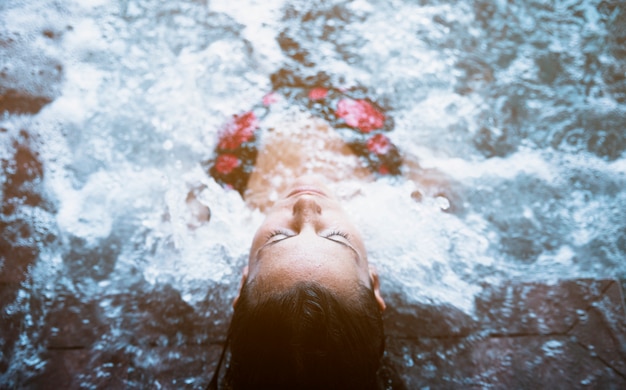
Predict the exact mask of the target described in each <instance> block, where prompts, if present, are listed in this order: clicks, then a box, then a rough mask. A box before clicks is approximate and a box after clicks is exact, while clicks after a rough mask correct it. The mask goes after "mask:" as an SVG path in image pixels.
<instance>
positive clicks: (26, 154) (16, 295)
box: [0, 0, 626, 387]
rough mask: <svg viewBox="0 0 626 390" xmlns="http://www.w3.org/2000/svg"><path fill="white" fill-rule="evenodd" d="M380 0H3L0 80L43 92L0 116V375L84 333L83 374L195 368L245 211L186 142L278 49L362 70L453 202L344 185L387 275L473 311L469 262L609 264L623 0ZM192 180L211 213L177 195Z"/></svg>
mask: <svg viewBox="0 0 626 390" xmlns="http://www.w3.org/2000/svg"><path fill="white" fill-rule="evenodd" d="M44 3H45V4H44ZM380 3H381V2H374V1H366V0H361V1H359V0H355V1H326V2H319V3H316V4H314V5H313V4H310V3H309V2H305V1H287V0H284V1H273V2H261V1H258V2H257V1H253V0H246V1H237V2H233V1H221V0H220V1H200V0H197V1H191V0H188V1H184V0H177V1H140V0H120V1H117V2H109V1H101V0H92V1H83V0H81V1H78V0H75V1H69V0H68V1H52V0H49V1H45V2H43V3H42V2H41V1H20V2H11V3H3V4H2V5H0V17H1V18H2V23H1V24H0V25H2V26H3V27H2V28H1V30H0V31H1V35H0V38H1V39H2V41H1V42H3V44H2V48H3V50H4V51H3V57H4V58H3V59H2V60H1V62H0V63H1V64H2V66H3V67H4V68H3V69H4V70H3V72H4V73H3V74H2V78H1V79H0V81H2V82H3V85H4V88H9V89H10V88H14V89H17V90H19V89H20V88H21V89H23V90H26V91H27V92H29V93H31V94H33V95H35V96H42V97H43V100H40V101H35V102H33V101H31V102H30V103H32V104H34V105H35V106H41V107H42V108H41V110H38V109H33V110H30V111H29V110H28V109H26V108H20V109H12V110H11V113H5V114H4V115H3V116H2V118H1V120H0V127H1V128H2V131H1V132H0V142H1V145H2V146H1V147H0V157H1V158H2V164H3V173H2V181H3V192H2V196H3V214H2V217H1V218H0V220H1V223H2V237H3V242H2V243H3V245H2V257H1V258H0V259H1V260H0V270H2V271H1V272H3V273H2V278H3V279H2V280H0V281H1V282H2V283H4V284H3V285H4V286H7V287H6V291H7V292H6V293H3V294H4V296H3V298H2V300H3V307H4V308H3V321H5V323H6V324H8V325H6V326H5V332H6V335H5V338H4V339H5V341H4V342H3V343H2V344H1V345H2V355H0V364H1V365H0V367H2V368H3V369H2V370H0V371H2V372H5V373H4V374H2V375H1V376H0V378H1V379H2V380H1V382H4V383H9V384H22V385H23V384H28V383H29V380H31V379H32V378H37V377H38V375H42V373H45V372H46V371H45V370H46V367H50V366H51V365H52V364H53V363H52V362H51V358H50V351H58V350H62V351H86V352H85V354H84V355H79V353H78V352H76V353H77V355H76V356H78V357H77V358H76V359H77V361H79V360H81V359H86V360H87V361H88V363H87V364H86V365H85V364H84V365H83V366H81V367H83V368H82V369H81V370H79V373H80V375H79V377H78V378H79V379H77V380H78V381H79V383H80V384H81V386H85V387H94V386H98V385H102V384H108V385H111V384H116V383H123V384H124V386H125V387H139V386H141V383H150V381H151V380H154V377H151V376H150V375H151V374H149V373H150V372H152V371H150V370H151V369H154V367H165V369H163V370H165V371H167V367H174V366H175V363H173V362H179V364H182V363H180V362H187V363H188V364H189V367H191V368H189V369H188V372H186V373H185V375H187V377H185V378H181V377H180V376H177V375H175V374H174V373H172V374H171V377H168V375H165V376H163V374H162V373H163V372H164V371H163V370H161V371H160V372H161V376H160V377H159V378H160V379H158V381H157V382H156V383H158V386H157V387H159V386H165V387H167V386H172V385H174V384H176V383H178V384H179V385H180V386H183V385H182V383H185V385H187V386H191V387H193V386H202V384H203V383H205V381H206V377H207V375H208V374H207V371H208V369H207V368H206V367H203V366H202V362H203V361H212V360H213V357H212V356H213V355H210V354H209V355H207V354H206V353H205V354H204V355H202V353H204V352H200V351H203V350H204V349H203V348H201V346H203V345H206V344H207V343H208V344H211V343H213V342H215V341H219V340H222V339H223V336H224V331H225V323H226V322H227V320H228V317H229V313H230V311H229V310H230V306H229V305H230V301H231V300H232V298H233V296H234V294H235V291H236V287H237V284H238V279H239V270H240V268H241V267H242V266H243V265H244V264H245V261H246V257H247V245H248V243H249V242H250V241H251V237H252V235H253V234H254V227H255V226H256V225H258V224H259V223H260V221H261V218H262V215H261V214H260V213H259V212H258V211H253V210H250V209H248V208H247V207H246V206H245V204H244V203H243V201H242V200H241V198H240V197H239V195H238V194H237V193H236V192H234V191H225V190H224V189H223V188H221V187H220V186H219V185H217V184H216V183H215V182H214V181H213V179H211V178H210V177H209V176H208V175H207V174H206V173H205V172H203V170H202V168H201V165H200V163H201V162H202V161H204V160H206V159H207V158H209V157H211V156H212V151H213V148H214V146H215V143H216V140H217V130H218V129H219V128H220V126H221V125H222V124H223V123H224V122H225V121H226V120H227V119H228V118H229V117H230V116H231V115H232V114H234V113H240V112H242V111H245V110H247V109H249V107H251V106H253V105H254V104H256V103H257V102H259V101H260V100H261V99H262V97H263V96H264V95H265V94H267V93H268V92H270V91H271V81H270V75H271V74H272V73H274V72H277V71H278V70H280V69H290V70H293V71H295V72H296V73H297V74H299V75H302V76H307V75H314V74H317V73H319V72H325V73H327V74H328V75H330V76H331V78H332V80H333V81H334V83H335V85H337V86H346V87H350V86H356V85H358V86H362V87H364V88H366V89H367V91H368V96H370V97H371V98H372V99H373V100H375V101H376V102H377V103H379V104H381V105H382V106H384V107H386V108H388V110H387V113H388V115H391V116H392V117H393V119H394V122H395V128H394V130H393V131H392V132H391V133H389V137H390V138H391V139H392V141H393V142H394V143H395V144H396V145H399V146H401V150H402V152H403V154H405V155H411V156H415V157H416V158H417V159H418V160H419V162H420V164H421V165H422V166H423V167H426V168H433V169H437V170H439V171H440V172H442V174H444V175H446V176H447V177H448V178H449V180H450V182H451V183H452V184H451V187H450V190H449V191H448V193H447V194H446V196H447V199H449V200H450V201H451V208H450V210H449V212H443V211H442V210H441V206H442V204H441V203H438V200H436V199H431V198H428V199H424V200H423V201H422V202H417V201H415V200H414V199H413V198H411V193H412V191H413V190H414V189H415V188H414V185H413V183H411V182H410V181H407V180H405V179H381V180H379V181H377V182H374V183H368V184H362V183H361V184H358V183H344V184H343V186H340V188H339V189H340V190H341V191H343V193H342V194H343V197H344V198H345V199H347V200H348V201H347V202H346V208H347V209H348V211H349V212H350V213H351V214H352V215H353V217H354V219H355V220H356V221H357V223H358V224H359V225H360V226H361V227H362V230H363V233H364V236H365V239H366V243H367V245H368V248H369V251H370V261H371V262H372V263H374V264H376V265H377V267H378V269H379V273H380V274H381V278H382V283H383V285H382V288H383V291H384V292H386V293H387V294H392V293H393V294H399V295H401V296H403V297H404V299H406V300H407V301H408V302H432V303H435V304H448V305H452V306H454V307H456V308H458V309H459V310H461V311H463V312H465V313H468V314H469V315H471V314H472V311H473V304H474V299H473V297H474V295H475V294H476V293H477V292H479V291H480V290H481V288H482V287H481V286H482V285H484V284H485V283H487V284H488V283H496V284H497V283H499V282H501V281H503V280H509V279H516V280H523V281H530V280H542V281H545V280H554V279H557V278H581V277H592V278H604V277H610V278H622V279H623V278H625V277H626V262H624V261H623V260H624V256H625V255H626V211H625V210H626V190H625V189H626V185H625V183H626V177H625V175H626V157H625V156H624V150H625V149H626V132H625V130H624V129H625V128H626V126H625V125H626V106H625V103H626V79H625V77H624V72H625V69H626V68H625V65H624V64H625V62H624V58H625V56H626V50H625V49H624V47H625V46H624V42H625V40H626V30H625V26H626V10H625V9H624V6H623V5H620V4H619V2H617V1H615V2H611V1H599V0H587V1H558V2H557V1H508V2H507V1H495V2H492V1H470V0H465V1H435V0H433V1H399V0H398V1H388V2H384V4H380ZM47 101H49V104H44V103H46V102H47ZM3 104H4V103H3ZM202 186H205V187H206V188H205V189H204V190H202V191H201V192H200V193H199V199H200V201H201V202H203V203H204V204H206V205H208V206H209V207H210V210H211V220H210V222H209V223H207V224H198V223H196V222H195V221H194V220H193V218H192V217H191V216H190V215H189V212H188V211H187V208H186V206H185V199H186V196H187V193H188V192H189V190H190V189H192V188H203V187H202ZM357 187H361V194H359V195H357V196H350V195H349V194H351V193H352V192H354V191H353V190H354V189H355V188H357ZM439 201H441V199H440V200H439ZM444 208H445V207H444ZM26 270H28V271H29V273H28V275H29V276H28V277H24V276H22V275H24V272H23V271H26ZM194 345H195V346H196V347H194V348H195V349H194V348H192V347H190V346H194ZM172 346H174V347H180V348H179V352H178V353H179V355H176V356H173V355H171V353H172V352H171V347H172ZM557 347H558V345H546V348H547V349H549V350H550V351H551V352H553V353H557V352H558V348H557ZM168 348H169V349H168ZM205 349H206V348H205ZM211 353H213V352H211ZM213 354H214V353H213ZM115 356H124V357H125V359H126V360H127V361H131V362H132V364H125V363H121V362H119V361H116V360H115V359H113V358H112V357H115ZM198 356H203V357H202V358H198ZM197 360H200V362H197ZM194 362H195V363H194ZM194 364H195V366H194ZM172 371H175V369H172ZM121 377H123V378H124V381H125V382H124V381H123V382H115V380H121V379H119V378H121ZM115 378H118V379H115ZM164 378H165V379H164ZM164 380H170V382H169V384H168V383H164V382H163V381H164ZM159 381H160V382H159ZM174 381H177V382H174ZM161 382H163V383H161Z"/></svg>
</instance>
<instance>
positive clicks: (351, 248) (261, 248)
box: [255, 234, 361, 261]
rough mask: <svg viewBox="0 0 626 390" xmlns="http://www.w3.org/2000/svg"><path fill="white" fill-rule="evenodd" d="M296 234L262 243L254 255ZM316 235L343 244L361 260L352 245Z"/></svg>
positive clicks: (257, 255) (257, 256)
mask: <svg viewBox="0 0 626 390" xmlns="http://www.w3.org/2000/svg"><path fill="white" fill-rule="evenodd" d="M296 236H297V234H296V235H293V236H289V237H286V238H283V239H282V240H276V241H272V242H270V243H267V244H264V245H263V246H262V247H260V248H259V250H258V251H257V252H256V256H255V257H256V258H257V259H258V258H259V255H260V254H261V252H262V251H263V250H264V249H266V248H269V247H272V246H274V245H276V244H278V243H281V242H283V241H286V240H288V239H290V238H293V237H296ZM318 237H320V238H323V239H325V240H328V241H332V242H334V243H336V244H339V245H342V246H344V247H346V248H348V249H350V250H351V251H352V252H353V253H354V255H355V256H356V258H357V260H358V261H360V260H361V255H359V252H357V251H356V249H354V247H353V246H352V245H350V244H347V243H345V242H342V241H337V240H333V239H331V238H328V237H324V236H319V235H318Z"/></svg>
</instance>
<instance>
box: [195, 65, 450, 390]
mask: <svg viewBox="0 0 626 390" xmlns="http://www.w3.org/2000/svg"><path fill="white" fill-rule="evenodd" d="M285 79H287V80H289V81H290V82H289V83H282V84H281V83H277V80H285ZM273 81H274V88H275V91H279V92H282V97H281V95H278V94H277V92H274V93H273V94H270V95H268V96H267V97H266V98H265V99H264V101H263V104H262V105H259V106H258V107H256V108H255V109H253V110H251V111H249V112H246V113H244V114H241V115H238V116H235V117H233V120H232V121H231V122H230V123H229V124H227V125H226V126H225V127H224V129H223V130H222V132H221V135H220V140H219V142H218V147H217V150H216V157H215V158H214V159H213V160H211V161H209V162H208V163H207V164H208V171H209V173H210V174H211V175H212V176H213V177H214V178H215V179H216V181H218V182H220V183H222V184H224V185H225V186H227V187H230V188H233V189H235V190H237V191H239V192H240V194H241V195H242V196H243V198H244V199H245V200H246V202H247V203H248V204H249V205H250V206H252V207H258V208H260V209H261V210H264V211H265V213H266V218H265V221H264V222H263V224H262V225H261V226H260V227H259V229H258V230H257V232H256V235H255V236H254V239H253V242H252V245H251V249H250V255H249V260H248V265H247V266H246V267H245V269H244V271H243V275H242V280H241V285H240V291H239V295H238V296H237V298H236V299H235V302H234V305H233V306H234V314H233V318H232V322H231V325H230V328H229V332H228V338H227V343H226V344H227V345H226V346H225V348H224V352H223V353H222V357H221V358H220V363H219V364H218V368H217V370H216V374H215V375H214V377H213V379H212V381H211V384H210V387H212V388H216V387H217V383H218V377H219V374H218V371H219V366H220V365H221V362H222V359H223V358H224V356H225V351H226V350H229V351H230V362H229V364H228V368H227V370H226V373H225V375H224V378H223V384H224V387H226V388H233V389H265V388H272V389H277V388H285V389H287V388H289V389H293V388H296V389H379V388H389V387H390V386H391V387H394V386H395V387H396V388H397V387H401V385H400V384H399V382H398V381H397V380H395V379H393V375H391V373H390V371H389V369H388V368H386V367H382V366H381V361H382V357H383V352H384V333H383V325H382V311H383V310H384V309H385V302H384V300H383V298H382V296H381V292H380V288H379V287H380V286H379V280H378V275H377V273H376V270H375V269H374V268H372V267H370V265H369V263H368V260H367V251H366V249H365V245H364V243H363V240H362V238H361V235H360V234H359V231H358V229H357V228H356V227H355V226H354V224H353V223H352V222H351V221H350V219H349V218H348V216H347V215H346V213H345V212H344V210H343V209H342V207H341V205H340V201H339V199H338V198H337V197H336V196H334V195H333V191H332V190H331V189H330V188H329V183H331V184H332V183H341V182H343V181H346V180H355V179H357V180H364V181H369V180H374V179H375V178H376V177H377V176H381V175H399V174H402V173H403V172H402V164H403V163H405V160H403V159H402V158H401V157H400V154H399V152H398V150H397V149H396V148H395V146H393V144H392V143H391V142H390V141H389V138H387V136H386V135H385V134H384V133H385V132H387V131H389V130H391V128H392V127H393V124H392V122H391V120H390V118H388V117H387V116H385V115H384V113H383V109H382V108H381V107H379V106H377V105H375V104H374V103H373V102H372V101H370V100H368V99H367V98H365V97H363V96H362V95H363V92H362V91H358V90H356V91H339V90H337V89H334V88H333V87H332V86H330V85H328V83H327V82H325V81H327V79H324V78H323V77H321V78H320V77H319V76H318V77H317V78H315V79H313V80H299V79H295V80H294V78H293V77H291V78H289V77H287V78H285V77H284V75H283V77H274V78H273ZM359 95H361V96H359ZM281 99H282V101H283V102H285V101H286V102H288V103H289V104H290V106H293V105H294V103H295V105H296V106H298V105H299V106H300V107H299V108H297V109H296V110H292V111H290V110H288V109H287V110H285V109H283V110H282V111H280V115H279V116H278V117H279V119H278V120H276V118H272V114H271V112H270V110H271V108H268V107H269V106H271V105H280V104H281V102H280V100H281ZM260 118H265V119H264V125H262V124H261V120H260ZM263 130H264V131H263ZM409 166H410V167H412V168H413V170H408V171H407V170H406V169H405V170H404V173H410V175H412V176H411V177H414V178H418V179H420V180H421V181H420V185H421V192H425V191H426V192H433V191H436V190H439V189H440V187H441V186H440V185H439V184H440V183H442V181H441V180H438V181H433V180H432V177H433V176H432V175H425V174H424V171H417V170H416V169H418V168H419V167H418V165H417V164H414V163H409ZM433 183H437V185H436V186H433V185H429V184H433ZM416 194H418V193H417V192H416V193H415V194H413V196H414V197H416V198H417V197H418V196H417V195H416ZM420 194H421V193H420ZM420 196H421V195H420ZM190 199H191V201H190V203H193V202H192V201H193V197H191V198H189V199H188V200H190Z"/></svg>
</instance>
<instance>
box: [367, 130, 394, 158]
mask: <svg viewBox="0 0 626 390" xmlns="http://www.w3.org/2000/svg"><path fill="white" fill-rule="evenodd" d="M390 148H391V141H390V140H389V138H387V136H385V135H384V134H376V135H374V136H373V137H371V138H370V139H368V140H367V150H369V151H370V153H375V154H385V153H387V152H388V151H389V149H390Z"/></svg>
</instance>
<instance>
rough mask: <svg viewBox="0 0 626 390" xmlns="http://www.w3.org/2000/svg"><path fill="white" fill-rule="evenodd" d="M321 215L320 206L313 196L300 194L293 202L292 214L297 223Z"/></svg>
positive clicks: (313, 219) (310, 220) (314, 218)
mask: <svg viewBox="0 0 626 390" xmlns="http://www.w3.org/2000/svg"><path fill="white" fill-rule="evenodd" d="M321 215H322V206H320V204H319V203H317V201H316V200H315V197H314V196H311V195H302V196H300V198H299V199H298V200H297V201H296V203H294V204H293V216H294V218H295V220H296V222H298V223H299V224H302V223H305V222H313V221H315V220H316V219H317V218H318V217H320V216H321Z"/></svg>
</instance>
